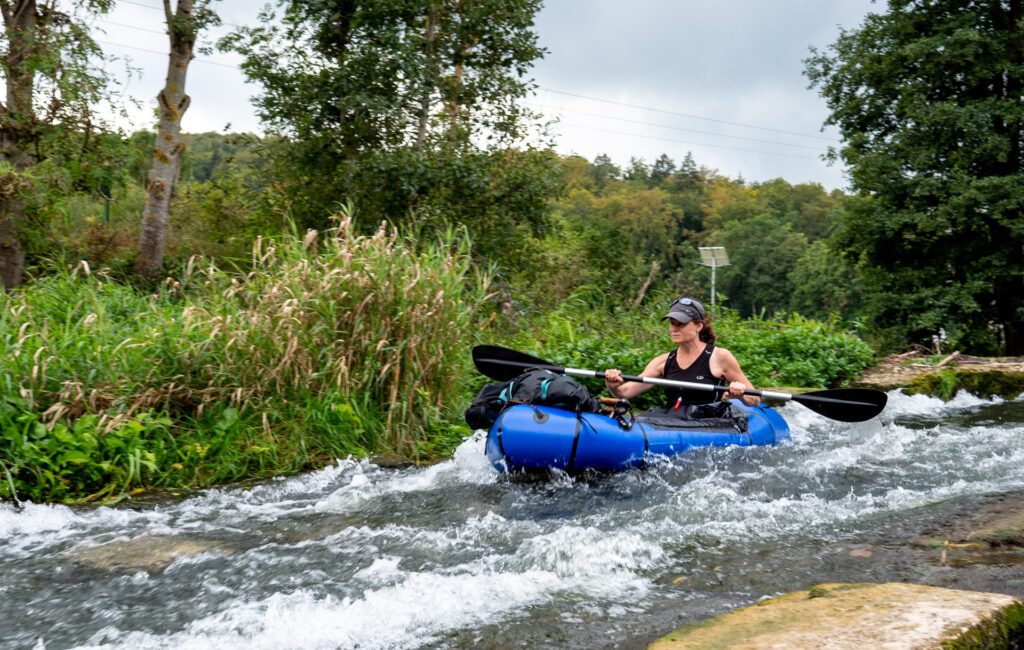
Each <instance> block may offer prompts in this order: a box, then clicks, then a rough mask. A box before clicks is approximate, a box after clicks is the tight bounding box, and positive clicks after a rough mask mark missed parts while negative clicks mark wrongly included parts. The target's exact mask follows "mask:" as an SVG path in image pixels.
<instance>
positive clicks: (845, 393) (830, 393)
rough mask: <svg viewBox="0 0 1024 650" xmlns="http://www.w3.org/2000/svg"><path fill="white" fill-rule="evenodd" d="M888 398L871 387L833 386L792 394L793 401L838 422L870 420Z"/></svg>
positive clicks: (882, 407) (879, 411)
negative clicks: (833, 387)
mask: <svg viewBox="0 0 1024 650" xmlns="http://www.w3.org/2000/svg"><path fill="white" fill-rule="evenodd" d="M888 400H889V396H888V395H886V394H885V393H883V392H882V391H880V390H873V389H871V388H835V389H832V390H818V391H814V392H812V393H803V394H802V395H793V401H794V402H800V403H801V404H803V405H804V406H806V407H807V408H809V409H811V410H812V411H814V412H815V413H820V414H822V415H824V416H825V417H827V418H832V419H833V420H839V421H840V422H864V421H865V420H870V419H871V418H873V417H875V416H876V415H878V414H879V413H881V412H882V409H884V408H885V403H886V402H887V401H888Z"/></svg>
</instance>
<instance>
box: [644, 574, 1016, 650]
mask: <svg viewBox="0 0 1024 650" xmlns="http://www.w3.org/2000/svg"><path fill="white" fill-rule="evenodd" d="M1022 636H1024V604H1022V603H1021V601H1019V600H1017V599H1016V598H1014V597H1012V596H1007V595H1003V594H992V593H982V592H974V591H959V590H954V589H944V588H941V587H927V586H924V585H915V584H905V583H896V582H892V583H886V584H824V585H818V586H817V587H814V588H812V589H809V590H807V591H795V592H792V593H789V594H786V595H784V596H780V597H778V598H771V599H768V600H764V601H761V602H758V603H756V604H754V605H750V606H748V607H744V608H742V609H738V610H736V611H734V612H730V613H728V614H724V615H722V616H718V617H716V618H713V619H710V620H707V621H703V622H700V623H694V624H691V625H687V626H685V627H682V628H680V629H678V630H676V631H675V632H672V633H670V634H668V635H667V636H665V637H663V638H662V639H660V640H658V641H656V642H655V643H654V644H652V645H651V646H650V647H651V648H652V649H656V650H670V649H680V648H700V649H702V650H705V649H711V648H836V649H840V648H850V649H857V650H860V649H862V648H883V647H884V648H892V649H894V650H895V649H899V648H907V649H910V648H939V647H970V648H1007V647H1015V646H1011V644H1012V643H1014V642H1015V641H1016V640H1019V639H1020V638H1021V637H1022Z"/></svg>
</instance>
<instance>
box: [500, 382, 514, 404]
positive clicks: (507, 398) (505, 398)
mask: <svg viewBox="0 0 1024 650" xmlns="http://www.w3.org/2000/svg"><path fill="white" fill-rule="evenodd" d="M515 386H516V380H515V379H513V380H512V381H510V382H508V385H506V386H505V387H504V388H502V389H501V392H500V393H499V394H498V401H499V402H501V403H502V404H508V403H509V402H511V401H512V390H513V389H514V388H515Z"/></svg>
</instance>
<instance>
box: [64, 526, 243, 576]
mask: <svg viewBox="0 0 1024 650" xmlns="http://www.w3.org/2000/svg"><path fill="white" fill-rule="evenodd" d="M211 549H217V551H218V552H220V553H221V554H223V555H231V553H232V552H233V551H232V549H230V548H228V547H225V546H224V545H223V544H222V543H221V542H215V541H210V540H202V539H178V538H174V537H161V536H156V535H143V536H142V537H136V538H135V539H124V538H121V539H115V540H113V541H111V542H107V543H106V544H100V545H99V546H92V547H89V548H85V549H73V550H71V551H69V552H68V554H67V557H68V558H69V559H71V560H73V561H75V562H78V563H80V564H85V565H87V566H91V567H94V568H97V569H105V570H108V571H149V572H150V573H155V572H157V571H163V570H164V569H166V568H167V567H168V566H170V564H171V563H172V562H174V561H175V560H176V559H178V558H180V557H193V556H195V555H198V554H200V553H202V552H204V551H209V550H211Z"/></svg>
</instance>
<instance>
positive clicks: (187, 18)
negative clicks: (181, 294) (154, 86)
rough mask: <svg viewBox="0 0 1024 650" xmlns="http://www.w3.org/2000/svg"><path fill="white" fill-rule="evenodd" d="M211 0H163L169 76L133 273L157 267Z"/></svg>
mask: <svg viewBox="0 0 1024 650" xmlns="http://www.w3.org/2000/svg"><path fill="white" fill-rule="evenodd" d="M210 1H212V0H199V2H195V0H178V3H177V7H175V8H173V9H172V7H171V0H164V18H165V20H166V23H167V34H168V37H169V39H170V55H169V57H168V61H167V78H166V80H165V82H164V87H163V90H161V91H160V94H158V95H157V103H158V106H157V110H158V112H159V124H158V127H157V137H156V145H155V146H154V148H153V161H152V166H151V167H150V172H149V179H148V180H147V182H146V204H145V207H144V208H143V213H142V227H141V229H140V232H139V248H138V252H137V254H136V256H135V272H136V273H138V274H139V275H141V276H144V277H152V276H155V275H157V274H158V273H159V272H160V268H161V267H162V266H163V260H164V248H165V245H166V240H167V221H168V219H169V215H170V209H171V195H172V193H173V191H174V186H175V183H176V182H177V178H178V171H179V169H180V166H181V155H182V153H183V152H184V151H185V145H184V143H183V142H182V141H181V118H182V117H183V116H184V115H185V111H187V110H188V106H189V103H190V102H191V99H190V98H189V96H188V95H187V94H186V93H185V78H186V76H187V74H188V66H189V63H190V62H191V61H192V56H193V54H192V53H193V50H194V49H195V46H196V39H197V37H198V35H199V32H200V31H201V30H202V29H203V28H204V27H206V26H208V25H211V24H216V23H217V22H219V20H218V18H217V16H216V14H214V13H213V12H212V11H211V10H210V8H209V5H210Z"/></svg>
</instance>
